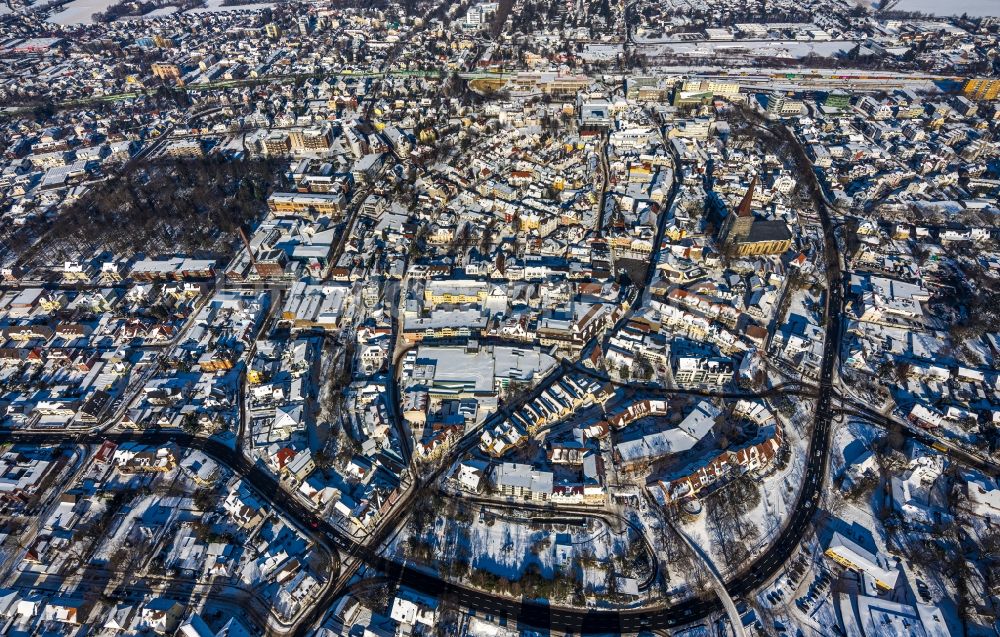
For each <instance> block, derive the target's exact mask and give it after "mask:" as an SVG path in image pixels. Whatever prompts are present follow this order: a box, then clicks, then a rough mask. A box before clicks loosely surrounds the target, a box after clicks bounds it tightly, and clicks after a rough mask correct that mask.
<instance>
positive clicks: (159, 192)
mask: <svg viewBox="0 0 1000 637" xmlns="http://www.w3.org/2000/svg"><path fill="white" fill-rule="evenodd" d="M279 170H280V168H279V166H278V165H277V164H276V163H275V162H272V161H267V160H252V161H241V162H231V161H224V160H222V159H219V158H214V157H212V158H206V159H168V160H155V161H152V162H145V163H141V164H137V165H136V166H135V167H133V168H131V169H130V170H129V172H128V173H127V174H125V175H122V176H120V177H116V178H114V179H110V180H108V181H106V182H103V183H101V184H98V185H96V186H95V187H94V188H93V189H92V190H91V191H90V192H89V193H87V195H86V196H84V197H83V198H81V199H80V200H79V201H77V202H75V203H74V204H73V205H72V206H70V207H69V208H68V209H67V210H66V211H65V213H63V214H62V215H60V217H59V218H58V219H57V220H56V221H55V222H54V223H53V226H52V228H51V229H50V231H49V232H50V240H49V241H47V242H46V245H47V246H48V247H50V248H54V249H56V250H59V251H60V252H61V253H62V255H63V256H64V257H65V258H74V257H75V256H76V255H78V254H97V253H100V252H101V251H104V250H110V251H112V252H113V253H115V254H116V255H119V256H131V255H133V254H136V253H139V252H142V253H147V254H161V253H163V254H166V253H175V252H185V253H188V254H193V253H199V252H207V253H212V254H213V255H216V256H220V257H228V256H231V255H232V253H233V251H234V245H235V242H236V239H237V234H236V233H237V230H238V229H239V227H240V226H241V225H249V224H252V222H254V221H255V220H257V219H258V218H260V217H261V216H262V215H263V214H264V212H265V211H266V207H267V206H266V200H267V196H268V194H269V188H270V185H271V184H272V183H273V181H274V180H275V179H276V178H277V175H278V171H279Z"/></svg>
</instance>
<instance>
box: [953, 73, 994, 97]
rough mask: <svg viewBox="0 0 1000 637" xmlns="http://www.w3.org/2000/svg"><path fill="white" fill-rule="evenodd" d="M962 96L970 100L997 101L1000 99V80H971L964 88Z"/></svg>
mask: <svg viewBox="0 0 1000 637" xmlns="http://www.w3.org/2000/svg"><path fill="white" fill-rule="evenodd" d="M962 94H963V95H965V96H966V97H968V98H969V99H970V100H995V99H997V98H998V97H1000V79H991V78H973V79H969V80H967V81H966V82H965V86H963V87H962Z"/></svg>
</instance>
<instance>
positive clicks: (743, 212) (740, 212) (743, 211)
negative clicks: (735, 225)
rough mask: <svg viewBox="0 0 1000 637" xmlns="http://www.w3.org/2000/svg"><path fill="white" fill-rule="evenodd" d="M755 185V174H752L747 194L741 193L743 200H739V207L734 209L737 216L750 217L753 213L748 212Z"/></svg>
mask: <svg viewBox="0 0 1000 637" xmlns="http://www.w3.org/2000/svg"><path fill="white" fill-rule="evenodd" d="M756 187H757V175H754V176H753V179H751V180H750V187H749V188H748V189H747V194H745V195H743V201H741V202H740V207H739V208H737V209H736V216H737V217H750V216H753V213H751V212H750V203H751V202H752V201H753V191H754V188H756Z"/></svg>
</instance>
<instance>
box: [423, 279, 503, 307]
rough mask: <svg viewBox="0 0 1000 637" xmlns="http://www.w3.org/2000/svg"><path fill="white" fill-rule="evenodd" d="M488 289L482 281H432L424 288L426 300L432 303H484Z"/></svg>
mask: <svg viewBox="0 0 1000 637" xmlns="http://www.w3.org/2000/svg"><path fill="white" fill-rule="evenodd" d="M487 294H488V290H487V287H486V284H485V283H482V282H480V281H460V280H448V281H431V282H429V283H428V284H427V287H425V288H424V302H426V303H430V304H431V305H442V304H450V305H456V304H465V303H483V302H485V301H486V296H487Z"/></svg>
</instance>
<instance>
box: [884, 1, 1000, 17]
mask: <svg viewBox="0 0 1000 637" xmlns="http://www.w3.org/2000/svg"><path fill="white" fill-rule="evenodd" d="M896 10H898V11H923V12H925V13H933V14H935V15H962V14H963V13H968V14H969V15H971V16H1000V2H998V0H955V1H954V2H940V0H903V1H902V2H900V3H899V4H898V5H896Z"/></svg>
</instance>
